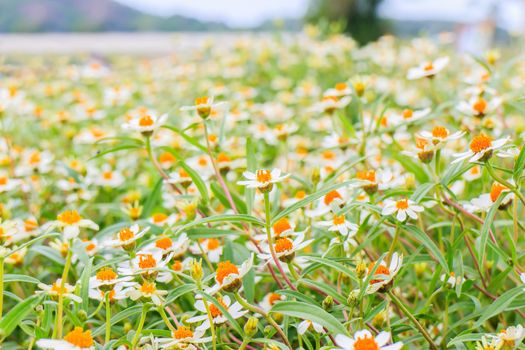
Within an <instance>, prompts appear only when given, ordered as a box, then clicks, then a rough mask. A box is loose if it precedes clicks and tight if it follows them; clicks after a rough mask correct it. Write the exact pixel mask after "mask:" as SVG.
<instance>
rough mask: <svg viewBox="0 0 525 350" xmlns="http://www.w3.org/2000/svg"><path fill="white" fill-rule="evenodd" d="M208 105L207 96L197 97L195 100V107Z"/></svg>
mask: <svg viewBox="0 0 525 350" xmlns="http://www.w3.org/2000/svg"><path fill="white" fill-rule="evenodd" d="M207 103H208V96H203V97H197V98H196V99H195V105H197V106H198V105H205V104H207Z"/></svg>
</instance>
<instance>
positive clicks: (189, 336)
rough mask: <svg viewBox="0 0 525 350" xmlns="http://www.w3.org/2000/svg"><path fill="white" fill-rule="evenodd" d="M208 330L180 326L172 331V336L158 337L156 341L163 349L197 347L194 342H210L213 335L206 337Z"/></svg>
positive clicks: (187, 349) (190, 349)
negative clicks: (193, 329)
mask: <svg viewBox="0 0 525 350" xmlns="http://www.w3.org/2000/svg"><path fill="white" fill-rule="evenodd" d="M205 333H206V330H203V329H200V330H195V331H192V330H191V329H190V328H187V327H184V326H180V327H179V328H177V329H176V330H175V331H173V332H172V338H157V339H155V342H157V343H158V344H159V345H161V348H162V349H185V350H194V349H197V348H196V347H195V346H193V345H192V344H202V343H208V342H210V341H211V340H212V338H211V337H204V334H205Z"/></svg>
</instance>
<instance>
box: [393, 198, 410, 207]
mask: <svg viewBox="0 0 525 350" xmlns="http://www.w3.org/2000/svg"><path fill="white" fill-rule="evenodd" d="M396 208H397V209H408V199H401V200H398V201H397V202H396Z"/></svg>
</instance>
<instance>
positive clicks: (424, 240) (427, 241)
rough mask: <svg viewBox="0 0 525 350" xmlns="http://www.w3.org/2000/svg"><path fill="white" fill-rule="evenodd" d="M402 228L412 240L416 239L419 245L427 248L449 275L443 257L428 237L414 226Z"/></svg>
mask: <svg viewBox="0 0 525 350" xmlns="http://www.w3.org/2000/svg"><path fill="white" fill-rule="evenodd" d="M402 228H403V229H405V230H406V231H408V232H409V233H410V234H412V237H413V238H415V239H417V240H418V241H419V242H420V243H421V244H423V245H424V246H425V248H427V249H428V251H430V253H432V255H433V256H434V258H436V259H437V261H438V262H439V264H440V265H441V266H442V267H443V269H444V270H445V271H446V272H447V273H450V270H449V268H448V264H447V261H446V260H445V257H444V256H443V254H441V251H440V250H439V248H438V246H437V245H436V244H435V243H434V242H433V241H432V240H431V239H430V237H429V236H428V235H427V234H426V233H425V232H423V231H421V230H420V229H419V228H418V227H416V226H414V225H403V226H402Z"/></svg>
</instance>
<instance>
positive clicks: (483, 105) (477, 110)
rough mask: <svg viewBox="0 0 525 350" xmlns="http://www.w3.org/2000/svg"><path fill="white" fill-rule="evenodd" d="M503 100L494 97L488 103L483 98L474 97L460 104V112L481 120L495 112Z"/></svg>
mask: <svg viewBox="0 0 525 350" xmlns="http://www.w3.org/2000/svg"><path fill="white" fill-rule="evenodd" d="M501 102H502V100H501V98H499V97H494V98H492V99H491V100H490V101H489V102H487V101H486V100H485V99H484V98H482V97H477V96H474V97H472V98H470V99H469V100H468V101H461V102H460V103H459V104H458V110H459V111H460V112H461V113H463V114H466V115H470V116H474V117H478V118H481V117H483V116H485V115H486V114H488V113H490V112H493V111H495V110H496V109H497V108H498V107H499V106H500V105H501Z"/></svg>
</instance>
